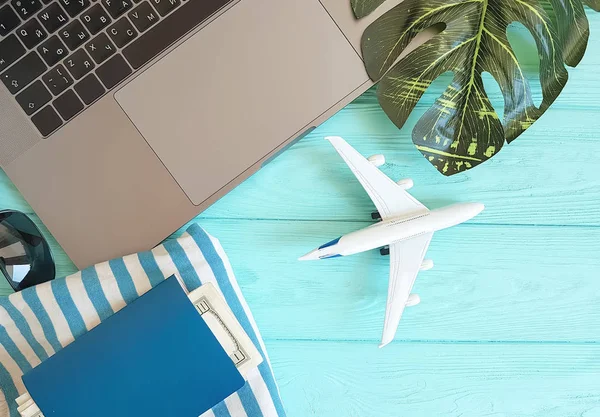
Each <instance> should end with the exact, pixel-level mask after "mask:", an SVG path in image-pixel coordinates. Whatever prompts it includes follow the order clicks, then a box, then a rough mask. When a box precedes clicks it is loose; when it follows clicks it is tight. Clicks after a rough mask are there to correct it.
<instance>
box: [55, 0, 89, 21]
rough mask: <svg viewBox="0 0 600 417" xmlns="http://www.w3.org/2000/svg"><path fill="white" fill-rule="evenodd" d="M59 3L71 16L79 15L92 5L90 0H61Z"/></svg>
mask: <svg viewBox="0 0 600 417" xmlns="http://www.w3.org/2000/svg"><path fill="white" fill-rule="evenodd" d="M59 3H60V4H61V5H62V6H63V7H64V8H65V10H66V11H67V13H69V16H71V17H75V16H77V15H78V14H79V13H81V12H82V11H83V10H85V9H86V8H87V7H88V6H89V5H90V1H89V0H59Z"/></svg>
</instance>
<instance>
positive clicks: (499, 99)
mask: <svg viewBox="0 0 600 417" xmlns="http://www.w3.org/2000/svg"><path fill="white" fill-rule="evenodd" d="M481 78H482V79H483V88H484V89H485V92H486V94H487V96H488V98H489V99H490V102H491V103H492V107H493V108H494V110H495V111H496V114H497V115H498V117H499V118H500V120H504V96H503V95H502V90H501V89H500V85H498V82H497V81H496V79H495V78H494V76H493V75H492V74H490V73H489V72H487V71H485V72H482V73H481Z"/></svg>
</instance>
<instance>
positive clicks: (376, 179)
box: [300, 137, 484, 347]
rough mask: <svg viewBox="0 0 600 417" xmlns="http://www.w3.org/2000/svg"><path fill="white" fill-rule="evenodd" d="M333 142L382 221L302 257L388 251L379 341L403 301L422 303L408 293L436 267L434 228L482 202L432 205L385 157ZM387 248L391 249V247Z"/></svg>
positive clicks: (466, 215) (392, 327) (456, 220)
mask: <svg viewBox="0 0 600 417" xmlns="http://www.w3.org/2000/svg"><path fill="white" fill-rule="evenodd" d="M325 139H327V140H328V141H329V142H331V144H332V145H333V146H334V147H335V149H336V150H337V152H338V153H339V154H340V156H341V157H342V158H343V159H344V161H345V162H346V164H348V166H349V167H350V169H351V170H352V172H353V173H354V175H355V176H356V178H357V179H358V180H359V181H360V183H361V184H362V186H363V188H364V189H365V190H366V191H367V193H368V194H369V197H371V200H373V203H374V204H375V207H377V210H378V213H373V215H372V216H373V218H381V220H382V221H381V222H379V223H376V224H373V225H371V226H369V227H367V228H365V229H362V230H358V231H356V232H352V233H349V234H347V235H345V236H342V237H340V238H338V239H335V240H332V241H331V242H329V243H326V244H324V245H322V246H319V247H318V248H317V249H315V250H313V251H311V252H309V253H307V254H306V255H304V256H302V257H301V258H300V260H301V261H310V260H316V259H327V258H335V257H338V256H346V255H353V254H355V253H359V252H365V251H368V250H371V249H376V248H381V250H380V251H381V254H382V255H388V254H389V256H390V282H389V287H388V299H387V307H386V311H385V323H384V326H383V337H382V339H381V344H380V345H379V347H384V346H385V345H387V344H388V343H390V342H391V341H392V340H393V339H394V335H395V334H396V330H397V328H398V324H399V323H400V318H401V317H402V312H403V311H404V308H405V307H411V306H414V305H417V304H419V302H420V301H421V300H420V298H419V296H418V295H417V294H410V291H411V290H412V287H413V284H414V283H415V279H416V278H417V274H418V273H419V271H423V270H427V269H431V268H433V262H432V261H430V260H425V261H424V260H423V258H424V257H425V253H426V252H427V248H428V246H429V242H430V241H431V237H432V236H433V232H435V231H438V230H442V229H446V228H448V227H452V226H455V225H457V224H460V223H463V222H466V221H467V220H469V219H472V218H473V217H475V216H476V215H478V214H479V213H480V212H481V211H482V210H483V208H484V206H483V204H480V203H462V204H455V205H452V206H448V207H443V208H440V209H437V210H432V211H429V210H428V209H427V207H425V206H424V205H423V204H421V203H419V202H418V201H417V200H415V199H414V198H413V197H412V196H411V195H410V194H409V193H407V192H406V190H409V189H410V188H411V187H412V186H413V181H412V180H410V179H405V180H401V181H398V183H395V182H394V181H392V180H391V179H390V178H389V177H388V176H387V175H385V174H384V173H383V172H381V171H380V170H379V169H378V168H377V167H379V166H381V165H383V164H384V163H385V158H384V157H383V155H373V156H371V157H370V158H369V159H366V158H364V157H363V156H362V155H361V154H359V153H358V152H357V151H356V150H355V149H354V148H353V147H352V146H350V145H349V144H348V143H347V142H346V141H345V140H344V139H342V138H340V137H327V138H325ZM388 248H389V249H388Z"/></svg>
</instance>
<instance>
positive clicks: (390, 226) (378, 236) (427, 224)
mask: <svg viewBox="0 0 600 417" xmlns="http://www.w3.org/2000/svg"><path fill="white" fill-rule="evenodd" d="M483 208H484V207H483V204H479V203H460V204H454V205H451V206H447V207H443V208H440V209H436V210H431V211H429V212H427V213H423V214H413V215H408V216H403V217H397V218H390V219H386V220H383V221H381V222H379V223H376V224H373V225H371V226H369V227H366V228H364V229H361V230H357V231H356V232H352V233H348V234H347V235H344V236H342V237H340V238H339V239H335V240H333V241H331V242H329V243H326V244H324V245H322V246H320V247H318V248H317V249H315V250H313V251H311V252H309V253H308V254H306V255H304V256H303V257H301V258H300V260H305V261H308V260H316V259H327V258H334V257H338V256H348V255H353V254H355V253H360V252H365V251H368V250H372V249H376V248H380V247H383V246H387V245H390V244H393V243H396V242H400V241H402V240H406V239H411V238H414V237H416V236H419V235H422V234H425V233H431V232H435V231H438V230H442V229H447V228H449V227H452V226H456V225H457V224H460V223H464V222H466V221H467V220H470V219H472V218H473V217H475V216H476V215H477V214H479V213H480V212H481V211H482V210H483Z"/></svg>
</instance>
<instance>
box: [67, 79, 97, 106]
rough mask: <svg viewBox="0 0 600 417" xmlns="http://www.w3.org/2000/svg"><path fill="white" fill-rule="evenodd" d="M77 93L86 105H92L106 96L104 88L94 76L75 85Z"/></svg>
mask: <svg viewBox="0 0 600 417" xmlns="http://www.w3.org/2000/svg"><path fill="white" fill-rule="evenodd" d="M74 88H75V91H77V94H79V97H81V99H82V100H83V102H84V103H85V104H88V105H89V104H92V103H93V102H94V101H96V100H97V99H99V98H100V97H101V96H102V94H104V87H102V84H100V81H98V78H96V76H95V75H94V74H90V75H88V76H87V77H85V78H84V79H83V80H81V81H79V82H78V83H77V84H75V87H74Z"/></svg>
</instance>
